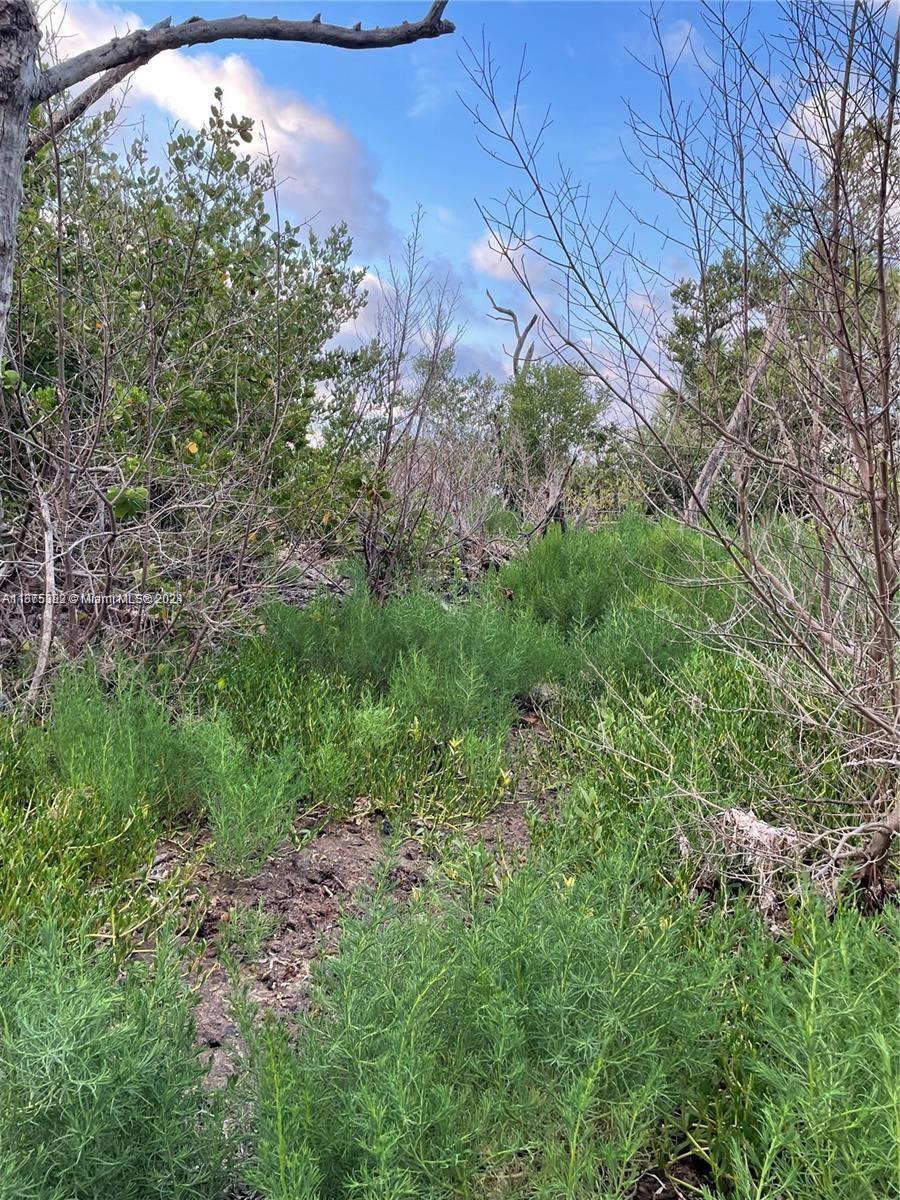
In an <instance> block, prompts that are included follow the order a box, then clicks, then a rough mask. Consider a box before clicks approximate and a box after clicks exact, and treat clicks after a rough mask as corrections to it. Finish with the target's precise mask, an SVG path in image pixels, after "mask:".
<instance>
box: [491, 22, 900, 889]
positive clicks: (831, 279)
mask: <svg viewBox="0 0 900 1200" xmlns="http://www.w3.org/2000/svg"><path fill="white" fill-rule="evenodd" d="M703 13H704V16H705V31H704V43H703V45H702V47H701V48H700V49H698V48H697V44H696V38H694V39H693V40H692V41H690V42H689V41H688V40H686V41H685V45H684V46H683V47H681V48H680V49H679V48H678V47H675V51H674V54H673V49H672V40H671V37H666V36H665V35H664V32H663V30H662V28H661V25H660V16H659V12H658V10H656V9H653V10H651V13H650V18H649V20H650V30H651V34H652V37H653V41H654V53H653V58H652V61H651V62H650V63H649V64H648V67H649V69H650V71H651V72H652V73H653V75H654V76H655V77H656V80H657V82H658V85H659V111H658V113H657V114H655V115H654V117H653V118H652V119H650V120H646V119H644V118H643V117H641V116H640V115H639V114H636V113H632V114H631V127H632V132H633V134H634V138H635V141H636V144H637V146H638V147H639V152H638V153H639V161H638V162H637V163H636V166H637V169H638V170H639V171H641V172H642V173H643V174H644V175H645V176H646V177H647V178H648V179H649V180H650V181H651V182H652V183H653V185H654V188H655V189H656V194H657V195H661V196H664V197H666V198H667V200H668V203H669V205H670V207H671V210H672V214H673V216H674V217H675V218H676V219H677V223H678V229H679V232H678V234H677V245H678V251H679V254H681V255H688V256H690V258H691V260H692V274H693V287H694V292H695V299H696V315H697V353H698V356H699V361H700V365H701V367H702V370H701V371H699V372H698V378H699V381H700V382H699V383H697V382H696V381H695V386H693V387H691V386H688V381H687V379H686V375H685V373H684V372H679V371H678V370H677V369H675V367H674V365H673V362H672V361H671V360H670V358H669V356H668V352H667V347H668V346H669V344H670V341H671V338H672V334H673V326H672V321H671V312H670V310H669V308H668V304H667V300H668V295H669V293H670V292H671V290H672V287H673V285H674V283H675V282H676V281H674V280H671V279H667V278H666V277H665V276H664V275H663V274H662V272H661V271H659V270H654V269H653V268H652V267H651V266H650V265H649V264H648V263H647V262H646V261H645V259H644V258H643V257H642V256H641V255H639V254H638V253H637V252H636V251H635V250H634V247H633V245H632V243H631V242H630V241H629V240H628V239H627V237H626V236H624V234H623V230H622V229H620V228H616V227H615V226H614V222H613V217H612V215H611V212H612V210H610V211H608V212H607V213H606V214H605V215H604V216H603V217H601V218H599V219H597V218H595V217H594V216H593V214H592V211H591V206H590V197H589V194H588V191H587V189H586V188H584V187H582V186H581V184H580V183H579V181H578V180H577V179H575V178H574V176H573V175H572V173H571V172H570V171H568V170H566V169H565V168H562V169H561V170H560V171H559V172H554V173H552V174H549V175H548V174H547V172H546V171H545V168H544V165H543V154H542V150H543V148H544V143H545V142H546V140H547V129H548V123H547V122H545V123H543V124H542V125H539V126H538V127H537V128H536V129H535V128H529V127H528V126H527V123H526V119H525V114H524V111H523V107H522V105H521V101H520V84H521V79H520V80H519V82H518V83H517V84H516V86H515V87H514V89H513V94H514V100H513V103H512V104H511V105H510V104H508V103H507V102H506V98H505V97H502V96H501V95H500V94H499V91H498V72H497V69H496V66H495V64H494V62H493V60H492V57H491V54H490V50H489V49H487V48H486V49H485V50H484V52H483V54H482V55H481V56H473V60H472V67H471V75H472V80H473V82H474V84H475V86H476V89H477V92H478V100H477V102H476V103H474V104H473V106H472V111H473V113H474V115H475V117H476V119H477V120H478V121H479V122H480V124H481V127H482V130H483V131H484V132H485V134H486V135H487V137H488V139H489V141H488V143H487V144H488V149H489V150H491V152H492V153H494V154H495V155H496V156H497V157H498V158H502V159H503V161H504V162H505V163H507V164H508V165H510V166H511V167H512V168H513V169H514V171H515V173H516V175H517V177H518V178H517V182H516V183H514V185H513V186H512V187H511V188H510V189H509V192H508V194H507V196H506V198H505V200H501V201H500V202H499V203H495V204H493V205H491V206H490V208H489V209H487V210H486V211H485V214H484V215H485V216H486V219H487V222H488V225H489V227H490V229H491V231H492V234H493V237H494V240H495V243H496V244H497V245H498V246H501V247H502V246H504V245H508V244H514V245H516V247H517V248H518V249H519V251H520V253H519V254H517V255H509V256H508V263H509V266H510V268H511V270H512V271H513V272H514V273H515V274H516V276H517V277H518V279H519V282H520V283H521V285H522V286H523V288H524V289H525V291H526V292H527V294H528V295H529V297H530V299H531V301H532V303H534V304H535V306H536V307H537V309H538V311H539V313H540V315H541V334H542V336H543V338H544V340H545V341H546V342H547V343H548V345H549V346H550V348H551V349H552V350H555V351H556V352H558V353H562V352H564V353H565V354H567V355H568V356H569V357H570V358H575V359H579V360H580V361H581V362H582V363H583V364H584V369H585V370H586V371H588V372H590V373H592V374H594V375H595V376H597V377H601V378H603V379H604V380H605V381H606V383H607V386H608V387H609V388H610V390H611V391H612V392H613V393H614V395H615V398H616V401H617V404H618V407H619V410H620V413H621V414H623V416H627V417H629V418H630V419H631V421H632V422H633V424H634V426H635V427H636V429H638V430H640V439H639V441H640V444H641V445H643V446H645V447H646V446H652V447H653V448H654V453H657V454H658V456H659V459H660V461H662V462H666V463H667V464H668V467H669V468H670V469H671V471H672V472H673V473H675V474H677V476H678V478H679V483H680V487H681V492H682V495H683V496H684V497H685V503H684V504H683V505H682V507H681V509H680V512H679V513H678V514H677V515H680V516H681V517H682V518H683V519H687V520H689V521H691V522H692V523H693V522H695V523H696V524H697V526H698V528H700V529H701V530H702V531H703V532H704V533H706V534H708V535H709V536H710V537H713V538H714V539H715V540H716V541H717V542H718V543H719V545H720V546H721V547H722V549H723V550H724V552H725V554H726V555H727V557H728V560H729V561H730V564H731V568H732V569H733V571H734V573H735V576H736V577H737V579H738V580H739V581H740V582H741V583H742V585H743V587H744V589H745V596H746V609H745V610H744V611H746V612H748V613H749V612H752V614H753V619H754V622H755V625H754V628H756V629H759V628H760V626H761V627H762V629H763V632H762V633H760V634H759V635H758V636H757V637H756V638H750V637H749V636H748V635H746V634H744V635H743V636H742V637H740V638H739V637H738V636H737V632H736V630H737V623H735V625H734V626H732V632H731V634H730V635H729V637H730V641H731V644H732V646H733V647H734V648H735V650H737V651H738V652H740V653H743V654H746V655H748V656H749V657H752V658H753V660H754V661H755V662H756V663H757V664H758V665H759V666H760V667H761V668H762V669H763V670H765V671H767V672H768V673H769V675H770V677H771V678H772V679H773V681H774V682H775V684H776V688H777V690H778V692H779V693H780V695H781V697H782V701H783V703H785V704H786V705H787V706H788V708H789V710H790V711H792V712H793V713H794V714H795V715H799V716H800V717H801V719H803V720H804V721H807V722H810V723H811V724H812V725H813V726H814V727H816V728H818V729H819V730H820V732H825V731H827V733H828V736H829V737H837V738H838V739H840V741H841V744H842V745H843V747H844V761H845V766H846V769H847V780H848V782H847V802H846V805H845V810H844V811H843V812H840V813H836V814H831V816H830V818H829V821H830V828H826V829H825V830H824V831H823V834H822V838H821V840H820V841H819V842H817V843H816V844H817V845H819V846H820V848H821V847H822V846H825V845H827V846H830V853H831V855H832V857H833V859H834V860H835V861H836V862H840V861H842V860H843V859H846V858H851V859H855V860H856V862H857V863H858V865H859V866H860V871H861V876H863V877H865V878H866V879H867V880H869V881H872V880H874V879H876V878H877V876H878V874H879V871H880V869H881V866H882V864H883V862H884V860H885V856H886V854H887V852H888V848H889V846H890V844H891V842H892V839H893V838H894V837H895V836H896V835H897V834H898V832H900V803H898V800H897V788H896V785H895V782H894V778H895V775H896V770H897V767H898V766H900V664H898V653H900V647H898V638H897V633H898V621H897V616H898V615H897V607H896V606H897V597H898V590H900V557H898V555H900V543H898V532H900V496H898V488H900V485H898V479H897V454H898V450H900V424H898V417H900V353H898V344H900V340H898V335H900V310H898V304H897V295H898V284H900V223H898V211H900V205H898V201H900V186H898V185H900V157H898V149H897V139H896V120H895V116H896V101H897V90H898V61H900V26H898V21H897V13H896V9H894V8H892V6H891V5H889V4H888V3H878V4H863V3H854V4H851V5H846V6H834V7H832V6H821V5H818V4H815V3H813V2H811V0H793V2H791V3H788V4H787V5H785V6H784V9H783V24H782V28H781V29H780V30H779V34H778V36H777V37H773V38H771V39H765V38H763V39H761V40H759V41H758V43H757V44H754V45H751V44H750V42H749V39H750V36H751V35H750V32H749V31H748V23H747V18H746V16H732V15H731V14H730V12H729V10H727V9H725V8H724V7H722V8H720V7H718V6H714V5H705V6H704V9H703ZM685 57H692V58H693V61H692V64H691V66H692V71H693V73H694V78H697V77H698V76H699V77H702V79H703V84H702V105H698V106H696V107H692V106H691V104H690V101H689V100H686V99H685V98H684V97H683V96H681V95H680V94H679V80H680V79H683V76H680V75H679V62H680V60H682V59H683V58H685ZM629 224H644V225H645V226H653V227H654V228H656V229H657V232H659V233H660V234H661V235H662V234H664V231H663V230H662V229H661V228H660V227H659V226H657V225H656V218H655V217H648V216H646V215H645V214H642V213H640V212H633V211H628V212H626V213H625V214H624V219H623V225H624V226H625V229H626V230H627V226H628V225H629ZM525 252H527V253H528V254H529V255H531V256H532V261H534V260H535V259H536V258H540V259H541V260H543V264H544V267H545V270H544V283H543V286H542V287H541V289H540V290H538V289H536V288H535V287H534V286H533V284H532V283H531V281H530V280H529V278H528V276H527V274H526V273H525V272H524V271H523V270H522V269H521V265H520V264H521V261H522V254H523V253H525ZM725 254H728V255H730V256H731V259H732V261H733V262H735V263H736V264H737V267H738V277H739V279H738V287H737V302H736V304H735V305H734V307H733V309H732V310H731V311H730V312H729V314H728V319H727V323H726V325H725V327H724V328H723V327H722V325H721V324H717V320H718V316H717V313H716V311H715V309H716V304H717V299H716V296H715V293H714V289H713V285H712V282H711V281H712V280H714V278H715V271H714V267H715V265H716V263H717V262H719V261H721V260H722V256H723V255H725ZM760 270H762V271H764V272H765V274H766V275H767V277H768V279H769V280H770V282H771V287H770V288H769V289H768V291H766V290H765V289H763V291H762V292H760V291H759V289H757V288H755V286H754V276H755V274H756V273H757V272H759V271H760ZM548 277H549V279H550V280H553V281H555V282H556V284H557V285H558V294H559V298H558V300H557V301H551V300H548V298H547V296H548V288H547V286H546V280H547V278H548ZM635 297H638V298H640V299H641V301H642V303H635ZM723 347H724V349H725V351H727V358H728V362H729V364H730V365H729V370H728V371H727V372H725V371H722V370H719V369H718V367H719V365H720V363H721V359H722V354H723ZM661 397H667V398H669V399H670V401H671V403H672V405H673V406H674V407H675V408H676V409H678V408H680V409H682V410H684V411H688V412H690V413H692V414H693V416H694V417H695V418H696V419H697V420H701V421H702V422H703V423H704V424H705V426H706V428H708V429H709V430H711V431H712V434H713V444H712V446H711V450H710V453H709V454H708V456H707V458H706V462H705V465H703V464H702V463H701V466H702V469H701V470H700V471H699V474H695V473H694V470H693V469H691V468H685V465H684V464H683V463H682V462H680V461H679V460H678V458H677V457H676V456H675V455H674V453H673V452H672V449H671V447H670V445H669V444H668V440H667V434H666V429H665V426H664V425H661V424H660V423H659V422H657V421H655V420H654V413H655V410H656V407H657V404H658V402H659V399H660V398H661ZM727 464H730V466H731V471H732V478H731V480H730V482H729V481H724V480H723V477H722V472H723V468H724V467H725V466H726V465H727ZM717 478H718V479H719V480H720V486H721V487H724V488H725V493H724V494H725V497H726V499H727V501H728V506H729V508H730V513H729V514H727V515H725V516H723V515H722V513H721V512H720V511H718V509H717V508H716V507H714V505H713V492H712V488H713V484H714V483H715V482H716V480H717ZM770 517H772V518H775V519H770ZM786 530H789V531H790V533H789V534H788V533H786V532H785V531H786ZM817 815H820V810H817ZM794 816H795V818H796V819H798V820H799V819H801V816H802V814H801V812H800V811H799V810H796V811H795V813H794ZM806 816H807V817H808V816H809V814H806Z"/></svg>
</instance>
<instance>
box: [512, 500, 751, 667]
mask: <svg viewBox="0 0 900 1200" xmlns="http://www.w3.org/2000/svg"><path fill="white" fill-rule="evenodd" d="M709 581H712V583H710V582H709ZM727 581H728V572H727V568H726V565H725V562H724V557H723V555H722V552H721V551H719V550H717V549H716V548H715V547H713V546H711V544H710V542H709V541H708V539H706V538H704V537H703V536H702V535H700V534H698V533H694V532H691V531H690V530H686V529H684V528H683V527H681V526H679V525H677V524H675V523H674V522H668V521H648V520H646V519H645V518H642V517H638V516H633V515H632V516H625V517H622V518H621V519H620V520H618V521H617V522H615V524H613V525H609V526H605V527H603V528H601V529H599V530H597V531H587V530H573V531H572V532H570V533H567V534H565V535H562V534H561V533H560V532H559V531H558V530H552V531H551V532H550V533H548V535H547V536H546V537H545V538H542V539H541V540H540V541H539V542H536V543H535V544H534V545H533V546H532V547H531V548H530V550H529V551H528V553H527V554H525V555H523V556H522V557H521V558H518V559H513V561H512V562H510V563H508V564H507V565H506V566H505V567H504V568H503V570H502V571H501V573H500V580H499V582H500V585H501V586H502V587H503V588H505V589H508V590H509V591H510V592H511V593H512V595H513V601H514V605H515V607H516V609H517V610H522V611H525V612H527V613H529V614H531V616H533V617H534V618H535V620H537V621H539V622H542V623H544V624H548V625H551V626H553V627H554V628H556V629H558V630H559V631H561V632H562V633H565V634H567V635H569V636H572V635H575V634H578V633H595V632H597V631H598V630H601V629H602V628H603V626H604V625H605V624H606V623H607V622H608V621H609V620H610V618H611V617H613V615H614V614H616V613H618V614H622V613H627V614H629V616H630V614H632V613H634V612H635V611H637V612H641V611H642V610H650V611H655V612H657V613H659V614H666V615H667V616H668V617H669V618H670V619H671V618H672V617H674V618H677V619H678V620H679V622H680V623H681V624H684V623H689V624H692V625H693V626H695V627H702V626H703V625H704V624H705V618H707V617H721V616H724V615H725V613H726V612H727V611H728V607H729V592H728V588H727V586H723V584H727ZM619 620H620V623H621V616H620V618H619ZM624 625H625V631H626V632H627V633H629V634H632V635H633V636H632V641H633V643H634V644H635V645H639V644H640V639H641V635H642V633H643V632H644V630H642V629H641V628H637V629H633V630H632V629H629V628H628V625H629V621H628V620H626V621H625V622H624ZM677 640H679V641H681V642H682V643H684V642H685V641H686V639H685V638H684V637H683V636H682V637H680V638H678V639H677ZM604 645H605V647H606V648H610V647H612V648H614V647H615V640H614V639H610V640H607V641H606V642H605V643H604ZM650 657H651V658H652V651H651V654H650ZM601 661H602V660H601ZM645 661H646V659H645Z"/></svg>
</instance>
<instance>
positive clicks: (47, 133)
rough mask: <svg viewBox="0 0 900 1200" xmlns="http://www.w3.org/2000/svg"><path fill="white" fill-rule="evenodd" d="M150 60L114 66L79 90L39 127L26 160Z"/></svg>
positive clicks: (29, 144)
mask: <svg viewBox="0 0 900 1200" xmlns="http://www.w3.org/2000/svg"><path fill="white" fill-rule="evenodd" d="M148 61H149V60H148V59H146V58H138V59H136V60H135V61H134V62H130V63H124V64H123V65H122V66H121V67H113V68H112V70H110V71H106V72H104V74H103V75H101V76H100V78H99V79H96V80H95V81H94V82H93V83H92V84H91V85H90V87H86V88H85V89H84V91H83V92H79V93H78V95H77V96H76V97H75V98H74V99H73V100H72V102H71V103H64V104H63V105H62V106H61V108H60V109H59V110H58V111H56V112H53V113H51V114H50V116H49V118H48V120H47V124H46V125H45V126H44V127H43V129H39V130H38V131H37V133H35V134H34V136H33V137H32V139H31V141H30V142H29V143H28V148H27V149H26V151H25V161H26V162H30V161H31V160H32V159H33V158H34V156H35V155H36V154H38V153H39V152H40V151H41V150H43V148H44V147H45V146H48V145H49V144H50V142H52V141H53V138H54V137H56V136H58V135H59V134H60V133H62V131H63V130H64V129H67V128H68V127H69V126H70V125H72V124H74V123H75V121H77V120H78V118H79V117H83V116H84V114H85V113H86V112H87V110H88V109H89V108H90V107H91V105H93V104H96V103H97V101H98V100H101V99H102V98H103V97H104V96H105V95H106V93H107V92H111V91H112V89H113V88H114V87H116V86H117V85H118V84H120V83H121V82H122V81H123V80H124V79H127V78H128V76H129V75H130V74H131V73H132V72H133V71H136V70H137V68H138V67H142V66H143V65H144V63H145V62H148Z"/></svg>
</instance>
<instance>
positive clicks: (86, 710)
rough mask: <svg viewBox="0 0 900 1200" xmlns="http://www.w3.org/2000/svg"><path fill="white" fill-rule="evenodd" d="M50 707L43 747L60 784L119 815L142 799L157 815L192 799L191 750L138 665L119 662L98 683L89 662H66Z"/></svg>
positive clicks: (195, 771)
mask: <svg viewBox="0 0 900 1200" xmlns="http://www.w3.org/2000/svg"><path fill="white" fill-rule="evenodd" d="M52 709H53V717H52V720H51V722H50V723H49V725H48V726H47V731H46V737H45V739H44V740H43V742H44V744H43V750H44V753H45V755H46V756H47V759H48V762H47V768H48V772H49V773H50V774H51V775H53V774H55V775H56V776H57V778H58V780H59V782H60V783H61V784H62V786H63V787H65V788H69V789H72V790H73V791H84V792H90V793H92V794H93V795H95V796H96V797H97V798H98V800H99V801H100V803H101V804H102V805H103V807H104V809H105V810H107V811H108V812H110V813H111V814H114V815H115V816H116V817H117V818H118V819H120V820H121V821H123V822H124V821H126V820H128V819H129V818H130V817H131V815H132V814H133V813H134V812H135V811H136V810H137V809H139V808H140V807H142V806H146V807H147V808H149V809H150V811H151V812H152V813H153V815H154V817H155V818H156V819H157V820H159V821H160V823H162V822H164V821H167V820H171V819H172V818H174V817H176V816H179V815H181V814H183V813H184V812H186V811H189V810H191V809H192V808H194V807H195V806H196V804H197V801H198V799H199V795H200V779H199V763H198V760H197V757H196V754H195V753H194V752H193V748H192V746H191V744H190V741H189V740H188V739H186V738H185V737H183V736H182V733H181V730H180V729H179V728H178V727H177V726H176V725H175V724H174V723H173V721H172V717H171V715H170V712H169V710H168V707H167V705H166V699H165V697H164V696H163V697H157V696H156V695H154V693H153V692H152V691H151V689H150V688H149V687H148V685H147V681H146V680H145V679H144V678H143V677H142V676H141V675H140V674H139V673H137V672H136V671H133V670H131V669H129V668H126V667H125V666H122V667H120V668H119V670H118V672H117V673H116V675H115V677H114V679H113V681H112V682H111V684H110V686H109V688H108V689H106V688H104V684H103V682H102V680H101V679H100V676H99V674H98V672H97V669H96V666H95V665H94V664H88V665H87V666H79V667H73V668H71V669H69V670H68V671H66V672H65V673H64V674H63V675H62V676H61V677H60V679H59V681H58V683H57V684H56V687H55V688H54V690H53V696H52Z"/></svg>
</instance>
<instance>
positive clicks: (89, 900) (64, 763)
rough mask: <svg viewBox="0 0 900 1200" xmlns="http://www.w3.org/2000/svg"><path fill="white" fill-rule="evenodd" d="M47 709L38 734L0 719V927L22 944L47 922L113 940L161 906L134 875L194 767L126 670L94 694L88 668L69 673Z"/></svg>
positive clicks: (188, 800)
mask: <svg viewBox="0 0 900 1200" xmlns="http://www.w3.org/2000/svg"><path fill="white" fill-rule="evenodd" d="M53 704H54V715H53V719H52V721H50V722H49V723H48V724H47V726H45V727H44V728H43V729H38V728H34V729H29V728H27V727H23V726H22V725H16V724H14V723H13V722H12V721H10V720H8V719H7V720H4V721H2V722H0V862H2V864H3V870H2V871H0V927H3V928H6V929H10V930H16V931H17V932H18V934H19V935H20V937H21V938H22V939H25V938H26V937H27V935H28V933H29V931H31V930H33V929H34V928H35V927H36V926H38V925H40V924H41V922H42V921H43V920H44V919H46V918H47V917H48V916H50V915H52V916H53V917H54V919H55V920H56V921H57V923H58V924H59V925H60V927H65V928H69V929H72V928H77V927H78V926H79V925H81V924H83V923H84V922H86V921H89V922H90V923H92V924H93V925H95V926H98V927H101V926H108V927H109V930H110V934H111V936H113V937H114V938H115V937H117V936H118V934H119V933H120V932H127V931H128V930H129V929H131V928H134V927H135V926H140V925H142V924H144V923H145V922H146V921H147V920H148V918H149V917H150V916H151V914H152V912H153V910H154V908H156V907H159V906H160V905H162V906H163V907H165V904H166V903H167V902H168V901H167V897H166V894H165V893H166V889H165V888H161V889H159V890H158V893H157V896H156V898H155V900H151V898H150V896H149V894H148V889H147V887H145V886H143V885H136V883H135V879H136V876H138V875H139V874H141V873H142V871H144V870H146V867H147V866H148V865H149V861H150V859H151V858H152V854H153V849H154V846H155V843H156V840H157V838H158V837H159V835H160V833H161V831H162V829H163V828H164V827H165V825H166V823H167V822H169V821H171V820H172V819H173V818H174V817H175V816H177V815H179V814H183V813H184V812H186V811H187V810H189V809H191V808H192V807H193V806H194V805H195V804H196V802H197V800H198V798H199V795H200V781H199V774H198V769H197V768H198V764H197V761H196V759H195V756H194V755H193V754H192V752H191V749H190V747H189V745H188V744H187V743H186V742H185V740H184V739H183V738H182V737H181V735H180V733H179V731H178V730H177V729H176V728H175V727H174V726H173V725H172V723H171V720H170V718H169V716H168V714H167V712H166V708H165V706H164V704H163V703H162V702H161V701H160V700H158V699H157V698H156V697H154V696H153V695H152V694H151V693H150V691H149V690H148V688H147V687H146V683H145V681H142V680H141V678H140V677H139V676H137V675H135V674H133V673H129V672H126V671H121V672H120V673H119V675H118V677H117V681H116V682H115V683H114V684H113V685H112V686H111V687H110V689H109V691H108V692H106V691H105V690H104V685H103V683H102V681H101V679H100V677H99V675H98V674H97V672H96V671H95V670H93V669H91V668H90V667H88V668H84V667H82V668H79V669H77V670H76V669H72V670H71V671H69V672H67V673H65V674H64V675H62V676H61V677H60V679H59V681H58V683H57V686H56V687H55V689H54V694H53ZM175 882H176V881H173V886H174V885H175Z"/></svg>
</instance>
